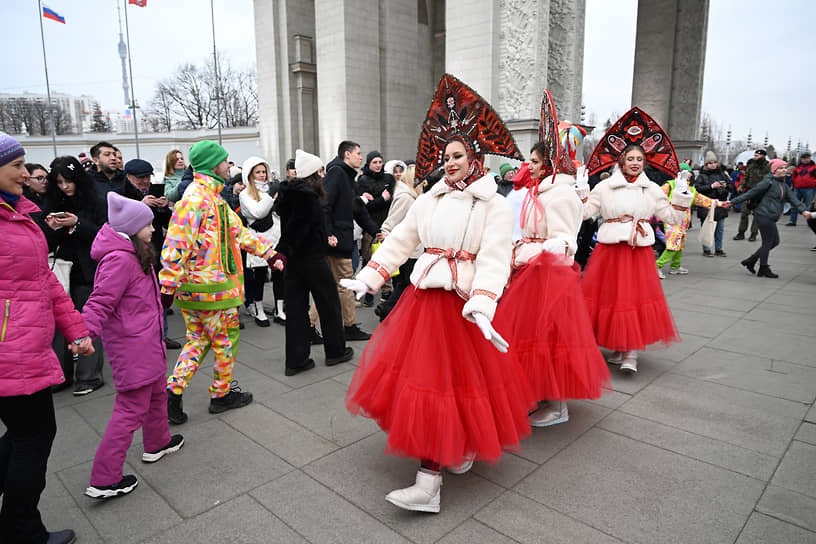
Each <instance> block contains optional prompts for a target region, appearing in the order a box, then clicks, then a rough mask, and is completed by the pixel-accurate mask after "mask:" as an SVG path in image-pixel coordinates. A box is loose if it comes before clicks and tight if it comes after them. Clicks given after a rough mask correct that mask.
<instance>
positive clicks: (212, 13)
mask: <svg viewBox="0 0 816 544" xmlns="http://www.w3.org/2000/svg"><path fill="white" fill-rule="evenodd" d="M210 19H211V20H212V35H213V69H214V70H215V104H216V111H217V112H218V122H217V125H218V145H221V144H222V142H221V77H220V76H219V75H218V53H217V52H216V49H215V10H214V9H213V0H210Z"/></svg>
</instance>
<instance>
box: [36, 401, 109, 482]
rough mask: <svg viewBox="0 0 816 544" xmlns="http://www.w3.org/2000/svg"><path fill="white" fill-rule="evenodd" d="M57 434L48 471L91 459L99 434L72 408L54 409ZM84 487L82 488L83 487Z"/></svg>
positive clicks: (97, 444) (97, 443) (55, 470)
mask: <svg viewBox="0 0 816 544" xmlns="http://www.w3.org/2000/svg"><path fill="white" fill-rule="evenodd" d="M55 416H56V419H57V436H56V437H55V438H54V443H53V445H52V446H51V455H50V457H49V458H48V472H57V471H59V470H62V469H64V468H68V467H72V466H74V465H77V464H79V463H83V462H86V461H92V460H93V458H94V454H95V453H96V448H97V446H99V440H100V438H101V435H99V434H97V432H96V431H95V430H94V429H93V428H92V427H91V426H90V425H89V424H88V423H87V422H86V421H85V420H84V419H83V418H82V417H81V416H80V415H79V414H78V413H77V412H76V411H75V410H74V409H73V408H70V407H63V408H57V409H55ZM83 489H84V488H83Z"/></svg>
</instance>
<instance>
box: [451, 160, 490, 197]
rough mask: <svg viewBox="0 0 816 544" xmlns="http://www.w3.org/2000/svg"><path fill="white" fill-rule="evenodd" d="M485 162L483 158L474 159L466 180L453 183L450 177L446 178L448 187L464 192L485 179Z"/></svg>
mask: <svg viewBox="0 0 816 544" xmlns="http://www.w3.org/2000/svg"><path fill="white" fill-rule="evenodd" d="M483 160H484V159H483V158H482V157H481V156H476V157H474V158H473V160H471V161H470V168H468V172H467V174H466V175H465V177H464V178H462V179H461V180H459V181H457V182H452V181H450V180H449V179H448V176H445V183H447V184H448V187H450V188H451V189H456V190H457V191H464V190H465V189H467V187H468V186H469V185H470V184H471V183H473V182H474V181H476V180H478V179H480V178H482V177H484V175H485V172H484V166H483V165H482V161H483Z"/></svg>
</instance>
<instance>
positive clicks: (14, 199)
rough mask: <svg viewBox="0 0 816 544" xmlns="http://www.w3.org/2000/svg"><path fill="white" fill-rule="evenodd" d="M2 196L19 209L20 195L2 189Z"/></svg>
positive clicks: (0, 193)
mask: <svg viewBox="0 0 816 544" xmlns="http://www.w3.org/2000/svg"><path fill="white" fill-rule="evenodd" d="M0 198H2V199H3V200H4V201H5V202H6V204H8V205H9V206H11V207H12V208H14V209H17V203H18V202H20V195H15V194H12V193H9V192H8V191H0Z"/></svg>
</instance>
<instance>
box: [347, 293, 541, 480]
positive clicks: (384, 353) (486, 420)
mask: <svg viewBox="0 0 816 544" xmlns="http://www.w3.org/2000/svg"><path fill="white" fill-rule="evenodd" d="M463 306H464V301H463V300H462V299H461V298H459V297H458V296H457V295H456V294H455V293H453V292H451V291H445V290H442V289H419V290H417V289H416V288H415V287H414V286H413V285H411V286H409V287H408V288H406V289H405V292H403V294H402V296H401V297H400V299H399V302H398V303H397V305H396V307H395V308H394V310H393V311H392V312H391V313H390V314H389V315H388V317H387V318H386V319H385V321H383V322H382V323H381V324H380V326H379V327H377V330H376V331H374V334H373V336H372V337H371V339H370V340H369V342H368V345H367V346H366V349H365V351H364V352H363V355H362V357H361V358H360V364H359V365H358V366H357V370H356V372H355V373H354V378H353V379H352V381H351V385H350V386H349V391H348V393H347V395H346V407H347V408H348V410H349V411H350V412H351V413H353V414H363V415H365V416H368V417H370V418H372V419H374V420H375V421H376V422H377V424H378V425H379V426H380V427H381V428H382V429H383V430H384V431H385V432H387V433H388V443H387V447H386V453H391V454H394V455H401V456H406V457H414V458H417V459H421V460H430V461H434V462H436V463H439V464H440V465H442V466H457V465H460V464H461V463H462V462H463V461H464V460H465V459H467V458H474V459H476V460H482V461H488V462H496V461H498V459H499V458H500V457H501V454H502V451H503V450H518V449H519V442H520V441H521V440H522V439H523V438H525V437H526V436H527V435H528V434H530V424H529V422H528V420H527V414H528V413H529V412H530V411H531V410H532V409H533V408H534V407H535V401H536V399H535V395H534V394H533V392H532V390H531V389H530V386H529V384H528V383H527V380H526V378H525V376H524V372H523V370H522V369H521V367H520V366H519V364H518V362H517V361H516V360H515V359H514V358H513V357H511V356H510V355H509V354H503V353H499V352H498V351H497V350H496V349H495V348H494V347H493V345H492V344H491V343H490V342H489V341H487V340H485V338H484V336H482V334H481V332H480V331H479V328H478V327H477V326H476V325H475V324H474V323H471V322H469V321H467V320H465V319H464V318H463V317H462V307H463ZM499 333H500V334H501V331H499Z"/></svg>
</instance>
